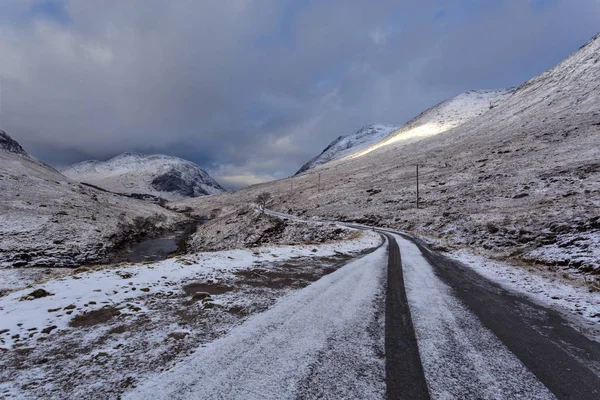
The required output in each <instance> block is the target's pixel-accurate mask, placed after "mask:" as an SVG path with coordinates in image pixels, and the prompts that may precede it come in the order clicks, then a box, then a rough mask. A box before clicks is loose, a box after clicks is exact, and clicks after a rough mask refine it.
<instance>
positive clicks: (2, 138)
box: [0, 130, 29, 156]
mask: <svg viewBox="0 0 600 400" xmlns="http://www.w3.org/2000/svg"><path fill="white" fill-rule="evenodd" d="M0 150H4V151H8V152H9V153H15V154H19V155H21V156H29V155H28V154H27V152H26V151H25V150H23V148H22V147H21V145H20V144H19V143H18V142H17V141H16V140H14V139H13V138H11V137H10V136H8V134H7V133H6V132H4V131H3V130H0Z"/></svg>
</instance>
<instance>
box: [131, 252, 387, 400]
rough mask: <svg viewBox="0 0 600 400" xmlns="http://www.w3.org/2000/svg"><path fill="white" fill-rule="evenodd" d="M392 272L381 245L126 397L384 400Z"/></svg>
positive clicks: (150, 379)
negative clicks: (385, 331)
mask: <svg viewBox="0 0 600 400" xmlns="http://www.w3.org/2000/svg"><path fill="white" fill-rule="evenodd" d="M386 268H387V251H386V249H385V248H384V247H382V248H380V249H379V250H377V251H375V252H374V253H372V254H369V255H367V256H365V257H363V258H361V259H358V260H355V261H353V262H351V263H349V264H347V265H345V266H344V267H343V268H341V269H339V270H337V271H336V272H334V273H332V274H330V275H328V276H326V277H324V278H322V279H320V280H319V281H318V282H315V283H314V284H312V285H310V286H309V287H307V288H306V289H304V290H302V291H299V292H297V293H294V294H293V295H290V296H287V297H286V298H284V299H283V300H282V301H280V302H279V303H278V304H277V305H276V306H275V307H273V308H272V309H271V310H269V311H267V312H265V313H262V314H260V315H257V316H255V317H253V318H251V319H249V320H248V321H247V322H246V323H244V324H243V325H241V326H239V327H238V328H236V329H234V330H233V331H231V332H230V333H229V334H228V335H227V336H225V337H223V338H221V339H218V340H216V341H215V342H213V343H211V344H209V345H207V346H206V347H203V348H201V349H199V350H198V351H197V352H196V353H195V354H194V355H193V356H192V357H190V358H189V359H187V360H185V361H183V362H181V363H180V364H179V365H178V366H176V367H175V368H173V369H172V370H170V371H168V372H165V373H163V374H158V375H153V376H150V377H149V378H148V379H147V380H146V382H145V383H144V384H143V385H142V387H141V388H139V389H137V390H135V391H134V392H133V393H131V394H128V395H127V396H126V398H129V399H148V398H155V399H215V398H224V399H297V398H305V399H311V398H322V396H326V397H327V398H340V399H341V398H360V399H367V398H371V399H373V398H383V397H384V395H385V370H384V362H383V355H384V354H383V312H382V311H383V304H384V303H385V294H384V293H385V292H384V287H385V285H384V284H383V279H384V278H385V276H386V273H385V271H386Z"/></svg>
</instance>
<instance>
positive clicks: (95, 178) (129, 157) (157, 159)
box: [62, 153, 224, 200]
mask: <svg viewBox="0 0 600 400" xmlns="http://www.w3.org/2000/svg"><path fill="white" fill-rule="evenodd" d="M62 173H63V174H65V175H66V176H68V177H69V178H71V179H73V180H76V181H78V182H84V183H88V184H92V185H95V186H98V187H100V188H102V189H105V190H109V191H111V192H116V193H125V194H134V193H135V194H149V195H152V196H156V197H161V198H163V199H166V200H181V199H186V198H190V197H197V196H203V195H208V194H215V193H221V192H223V191H224V189H223V188H222V187H221V185H219V184H218V183H217V182H216V181H215V180H214V179H213V178H211V177H210V175H208V174H207V173H206V172H205V171H204V170H202V169H201V168H200V167H199V166H197V165H196V164H194V163H193V162H190V161H186V160H183V159H181V158H177V157H170V156H165V155H160V154H154V155H145V154H139V153H123V154H121V155H118V156H116V157H114V158H111V159H110V160H108V161H105V162H102V161H84V162H81V163H78V164H75V165H72V166H70V167H68V168H66V169H64V170H62Z"/></svg>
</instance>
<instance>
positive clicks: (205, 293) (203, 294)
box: [192, 292, 210, 301]
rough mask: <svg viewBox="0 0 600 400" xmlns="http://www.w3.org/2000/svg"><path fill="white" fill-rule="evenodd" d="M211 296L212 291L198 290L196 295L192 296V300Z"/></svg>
mask: <svg viewBox="0 0 600 400" xmlns="http://www.w3.org/2000/svg"><path fill="white" fill-rule="evenodd" d="M207 298H210V293H207V292H196V293H194V295H193V296H192V300H196V301H198V300H204V299H207Z"/></svg>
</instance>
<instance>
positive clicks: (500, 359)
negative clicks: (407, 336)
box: [394, 235, 554, 399]
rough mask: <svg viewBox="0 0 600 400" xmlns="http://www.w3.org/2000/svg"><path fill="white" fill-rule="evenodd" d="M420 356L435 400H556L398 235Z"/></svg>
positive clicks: (420, 255)
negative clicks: (475, 399)
mask: <svg viewBox="0 0 600 400" xmlns="http://www.w3.org/2000/svg"><path fill="white" fill-rule="evenodd" d="M394 237H395V238H396V241H397V242H398V246H399V247H400V254H401V255H402V269H403V272H404V282H405V285H406V295H407V298H408V303H409V305H410V310H411V316H412V321H413V325H414V328H415V333H416V336H417V340H418V343H419V353H420V355H421V362H422V364H423V370H424V371H425V377H426V379H427V383H428V387H429V392H430V395H431V397H432V398H434V399H467V398H469V399H474V398H477V399H554V396H553V395H552V393H551V392H550V391H549V390H548V389H547V388H546V387H545V386H544V385H543V384H542V383H540V382H539V381H538V380H537V378H536V377H535V375H533V373H531V372H530V371H529V370H528V369H527V368H526V367H525V366H524V365H523V364H522V363H521V362H520V361H519V360H518V359H517V357H516V356H515V355H514V354H513V353H511V352H510V350H508V349H507V348H506V346H504V344H503V343H502V342H501V341H500V340H499V339H498V338H497V337H496V336H495V335H494V334H493V333H492V332H490V331H489V330H488V329H486V328H485V327H484V326H483V325H482V324H481V322H480V321H479V319H478V318H477V317H476V316H475V315H474V314H472V313H471V312H470V311H469V310H468V309H467V308H466V307H465V306H464V305H463V304H462V303H461V302H460V301H459V300H458V299H456V297H454V296H453V295H452V294H451V289H450V288H449V287H448V286H447V285H446V284H445V283H443V282H442V281H441V280H440V279H439V278H438V277H437V276H436V274H435V273H434V271H433V268H432V267H431V265H430V264H429V263H428V262H427V261H426V260H425V258H423V256H422V254H421V251H420V250H419V248H418V247H417V246H416V245H414V244H413V243H411V242H410V241H408V240H406V239H404V238H402V237H401V236H399V235H394Z"/></svg>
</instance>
